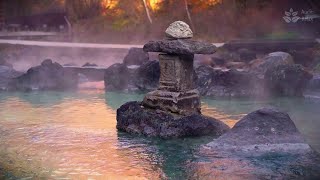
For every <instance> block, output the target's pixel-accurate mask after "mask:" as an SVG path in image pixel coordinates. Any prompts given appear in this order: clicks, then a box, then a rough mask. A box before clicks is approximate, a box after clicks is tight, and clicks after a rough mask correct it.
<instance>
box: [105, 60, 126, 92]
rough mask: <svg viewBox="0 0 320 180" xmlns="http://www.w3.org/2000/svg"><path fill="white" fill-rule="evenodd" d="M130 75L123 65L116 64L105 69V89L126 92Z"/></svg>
mask: <svg viewBox="0 0 320 180" xmlns="http://www.w3.org/2000/svg"><path fill="white" fill-rule="evenodd" d="M130 77H131V74H130V71H129V69H128V68H127V66H126V65H125V64H120V63H116V64H113V65H112V66H110V67H109V68H108V69H106V71H105V74H104V84H105V89H106V90H110V91H115V90H120V91H122V90H126V89H128V84H129V81H130V79H131V78H130Z"/></svg>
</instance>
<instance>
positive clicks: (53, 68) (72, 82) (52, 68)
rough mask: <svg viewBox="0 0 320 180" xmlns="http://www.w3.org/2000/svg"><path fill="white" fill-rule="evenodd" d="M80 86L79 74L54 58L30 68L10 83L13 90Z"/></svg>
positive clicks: (60, 88)
mask: <svg viewBox="0 0 320 180" xmlns="http://www.w3.org/2000/svg"><path fill="white" fill-rule="evenodd" d="M77 86H78V74H77V73H76V72H74V71H70V70H66V69H64V68H63V67H62V66H61V65H60V64H58V63H56V62H55V63H53V62H52V60H50V59H46V60H44V61H43V62H42V63H41V65H40V66H36V67H32V68H30V69H29V70H28V71H27V73H25V74H23V75H21V76H19V77H17V78H15V79H14V80H13V81H12V82H11V83H10V87H9V88H10V89H12V90H22V91H29V90H67V89H75V88H77Z"/></svg>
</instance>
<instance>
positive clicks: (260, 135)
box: [190, 108, 320, 179]
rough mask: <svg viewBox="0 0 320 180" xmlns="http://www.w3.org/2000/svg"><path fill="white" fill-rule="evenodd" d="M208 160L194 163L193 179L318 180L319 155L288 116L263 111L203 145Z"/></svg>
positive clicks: (267, 110) (203, 152)
mask: <svg viewBox="0 0 320 180" xmlns="http://www.w3.org/2000/svg"><path fill="white" fill-rule="evenodd" d="M198 156H199V157H200V158H201V157H205V159H206V160H205V161H204V160H201V161H199V162H194V163H190V168H191V171H190V176H191V178H199V177H200V178H201V179H210V178H211V177H215V178H216V179H317V178H319V177H320V171H319V168H320V157H319V154H318V153H316V152H315V151H314V150H312V149H311V148H310V146H309V145H308V144H307V143H306V142H305V140H304V138H303V137H302V135H301V134H300V133H299V131H298V130H297V128H296V126H295V125H294V123H293V122H292V120H291V119H290V117H289V115H288V114H287V113H284V112H281V111H278V110H276V109H268V108H265V109H260V110H258V111H255V112H252V113H250V114H248V115H247V116H245V117H244V118H242V119H241V120H240V121H239V122H238V123H236V125H235V126H234V127H233V128H232V129H231V130H230V131H229V132H227V133H225V134H224V135H222V136H220V137H219V138H218V139H216V140H215V141H213V142H211V143H209V144H207V145H206V146H203V147H202V148H201V150H200V152H199V155H198Z"/></svg>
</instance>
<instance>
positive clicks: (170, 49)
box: [143, 39, 216, 55]
mask: <svg viewBox="0 0 320 180" xmlns="http://www.w3.org/2000/svg"><path fill="white" fill-rule="evenodd" d="M143 50H144V51H146V52H163V53H168V54H185V55H189V54H212V53H214V52H215V51H216V47H215V46H214V45H213V44H210V43H204V42H198V41H193V40H188V39H178V40H161V41H150V42H148V43H147V44H145V45H144V47H143Z"/></svg>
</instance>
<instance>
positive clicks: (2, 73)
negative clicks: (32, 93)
mask: <svg viewBox="0 0 320 180" xmlns="http://www.w3.org/2000/svg"><path fill="white" fill-rule="evenodd" d="M21 74H23V73H22V72H18V71H16V70H14V69H12V68H11V67H9V66H2V65H0V91H1V90H8V87H9V84H10V83H11V81H12V80H13V79H14V78H16V77H18V76H20V75H21Z"/></svg>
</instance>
